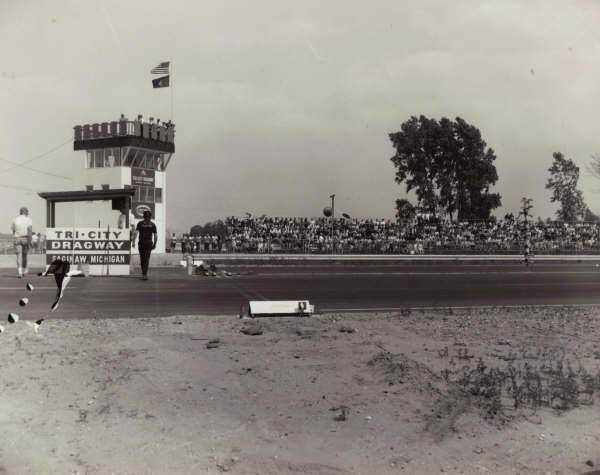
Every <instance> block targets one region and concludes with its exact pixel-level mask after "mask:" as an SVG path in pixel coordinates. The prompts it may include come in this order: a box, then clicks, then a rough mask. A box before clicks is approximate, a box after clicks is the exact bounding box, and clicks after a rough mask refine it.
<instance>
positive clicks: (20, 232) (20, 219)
mask: <svg viewBox="0 0 600 475" xmlns="http://www.w3.org/2000/svg"><path fill="white" fill-rule="evenodd" d="M32 227H33V222H32V221H31V218H30V217H29V210H28V209H27V208H25V207H22V208H21V209H20V210H19V216H17V217H16V218H15V219H14V220H13V222H12V225H11V231H12V234H13V239H14V245H15V251H16V253H17V270H18V272H19V279H20V278H22V277H23V275H26V274H27V272H28V269H27V253H28V252H29V247H30V246H31V229H32Z"/></svg>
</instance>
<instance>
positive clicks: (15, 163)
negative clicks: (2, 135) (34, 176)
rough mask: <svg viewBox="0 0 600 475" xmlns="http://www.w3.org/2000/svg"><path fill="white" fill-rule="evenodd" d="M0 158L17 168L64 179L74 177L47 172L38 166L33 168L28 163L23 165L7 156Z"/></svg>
mask: <svg viewBox="0 0 600 475" xmlns="http://www.w3.org/2000/svg"><path fill="white" fill-rule="evenodd" d="M0 160H1V161H3V162H6V163H10V164H12V165H15V168H24V169H25V170H30V171H32V172H35V173H40V174H42V175H47V176H52V177H55V178H62V179H63V180H72V178H70V177H68V176H64V175H57V174H56V173H50V172H45V171H43V170H37V169H36V168H31V167H28V166H27V165H23V164H22V163H18V162H13V161H11V160H8V159H6V158H2V157H0ZM4 171H8V170H4Z"/></svg>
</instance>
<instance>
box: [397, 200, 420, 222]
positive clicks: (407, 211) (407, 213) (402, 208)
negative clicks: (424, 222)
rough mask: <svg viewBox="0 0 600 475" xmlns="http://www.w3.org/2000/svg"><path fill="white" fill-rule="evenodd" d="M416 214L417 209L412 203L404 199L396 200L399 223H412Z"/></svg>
mask: <svg viewBox="0 0 600 475" xmlns="http://www.w3.org/2000/svg"><path fill="white" fill-rule="evenodd" d="M416 213H417V212H416V210H415V207H414V206H413V204H412V203H411V202H410V201H408V200H406V199H404V198H401V199H398V200H396V218H398V221H401V222H407V221H411V220H413V219H414V217H415V215H416Z"/></svg>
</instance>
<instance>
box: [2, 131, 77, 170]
mask: <svg viewBox="0 0 600 475" xmlns="http://www.w3.org/2000/svg"><path fill="white" fill-rule="evenodd" d="M72 142H73V139H72V138H70V139H68V140H66V141H64V142H63V143H61V144H60V145H57V146H56V147H52V148H51V149H49V150H46V151H45V152H44V153H41V154H39V155H36V156H34V157H32V158H30V159H28V160H25V161H24V162H20V163H19V164H18V165H14V166H12V167H9V168H5V169H4V170H0V173H6V172H8V171H10V170H14V169H15V168H18V167H19V166H23V165H25V164H27V163H31V162H34V161H36V160H39V159H40V158H44V157H45V156H47V155H50V154H51V153H52V152H56V151H57V150H59V149H60V148H62V147H64V146H65V145H67V144H68V143H72Z"/></svg>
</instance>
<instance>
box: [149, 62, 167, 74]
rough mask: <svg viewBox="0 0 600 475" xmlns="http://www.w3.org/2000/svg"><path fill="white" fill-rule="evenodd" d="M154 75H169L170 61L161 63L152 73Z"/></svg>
mask: <svg viewBox="0 0 600 475" xmlns="http://www.w3.org/2000/svg"><path fill="white" fill-rule="evenodd" d="M150 72H151V73H152V74H169V61H165V62H164V63H160V64H159V65H158V66H156V67H155V68H153V69H152V70H151V71H150Z"/></svg>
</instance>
